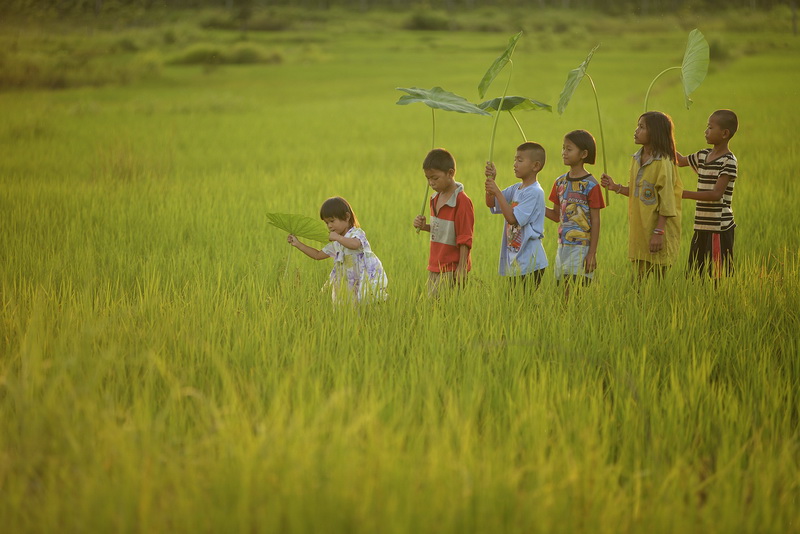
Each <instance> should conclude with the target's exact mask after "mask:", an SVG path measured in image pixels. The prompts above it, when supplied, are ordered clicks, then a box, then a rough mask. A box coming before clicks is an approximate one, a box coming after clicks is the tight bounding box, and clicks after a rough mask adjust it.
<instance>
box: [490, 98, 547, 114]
mask: <svg viewBox="0 0 800 534" xmlns="http://www.w3.org/2000/svg"><path fill="white" fill-rule="evenodd" d="M501 100H502V101H503V109H502V111H521V110H544V111H553V107H552V106H551V105H550V104H545V103H544V102H539V101H538V100H534V99H532V98H526V97H524V96H507V97H505V98H493V99H491V100H487V101H486V102H481V103H480V104H478V107H479V108H481V109H485V110H490V111H497V108H499V107H500V101H501Z"/></svg>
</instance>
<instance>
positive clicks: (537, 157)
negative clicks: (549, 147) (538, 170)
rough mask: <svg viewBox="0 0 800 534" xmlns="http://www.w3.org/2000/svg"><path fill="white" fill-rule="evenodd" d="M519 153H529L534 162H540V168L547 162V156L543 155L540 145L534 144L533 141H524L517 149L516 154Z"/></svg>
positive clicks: (543, 151)
mask: <svg viewBox="0 0 800 534" xmlns="http://www.w3.org/2000/svg"><path fill="white" fill-rule="evenodd" d="M520 151H527V152H531V159H532V160H534V161H541V162H542V167H544V164H545V162H546V161H547V154H546V153H545V150H544V147H543V146H542V145H540V144H539V143H534V142H533V141H526V142H524V143H522V144H521V145H519V146H518V147H517V152H520Z"/></svg>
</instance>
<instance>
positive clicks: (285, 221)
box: [267, 213, 330, 243]
mask: <svg viewBox="0 0 800 534" xmlns="http://www.w3.org/2000/svg"><path fill="white" fill-rule="evenodd" d="M267 219H269V221H268V222H269V223H270V224H271V225H272V226H274V227H276V228H279V229H281V230H283V231H284V232H286V233H289V234H292V235H295V236H297V237H303V238H305V239H312V240H314V241H319V242H320V243H327V242H328V236H329V235H330V232H328V229H327V228H325V226H324V225H323V224H322V222H321V221H320V220H319V219H312V218H311V217H306V216H305V215H296V214H294V213H267Z"/></svg>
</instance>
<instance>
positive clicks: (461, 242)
mask: <svg viewBox="0 0 800 534" xmlns="http://www.w3.org/2000/svg"><path fill="white" fill-rule="evenodd" d="M422 170H423V171H424V172H425V178H426V179H427V180H428V185H430V186H431V188H432V189H433V190H434V191H435V194H434V195H433V196H432V197H431V200H430V209H431V222H430V224H428V223H427V221H426V218H425V216H424V215H417V217H416V218H415V219H414V228H416V229H417V230H424V231H426V232H430V234H431V248H430V256H429V258H428V294H429V295H430V296H434V297H435V296H436V295H437V294H438V291H439V287H440V286H441V285H442V284H445V285H448V286H450V287H452V286H454V285H456V284H463V283H464V281H466V278H467V273H468V272H469V271H470V270H471V269H472V258H471V251H472V235H473V232H474V228H475V210H474V208H473V206H472V200H470V198H469V197H468V196H467V194H466V193H465V192H464V186H463V185H461V184H460V183H458V182H456V181H455V175H456V161H455V159H454V158H453V156H452V154H450V152H448V151H447V150H444V149H442V148H435V149H433V150H431V151H430V152H429V153H428V155H427V156H426V157H425V160H424V161H423V162H422Z"/></svg>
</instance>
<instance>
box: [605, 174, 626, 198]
mask: <svg viewBox="0 0 800 534" xmlns="http://www.w3.org/2000/svg"><path fill="white" fill-rule="evenodd" d="M600 185H602V186H603V187H605V188H606V189H610V190H611V191H613V192H615V193H616V194H618V195H624V196H626V197H627V196H628V194H629V193H630V190H629V188H628V187H626V186H624V185H622V184H618V183H616V182H614V179H613V178H612V177H610V176H609V175H607V174H606V173H603V175H602V176H601V177H600Z"/></svg>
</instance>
